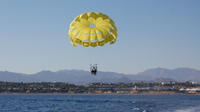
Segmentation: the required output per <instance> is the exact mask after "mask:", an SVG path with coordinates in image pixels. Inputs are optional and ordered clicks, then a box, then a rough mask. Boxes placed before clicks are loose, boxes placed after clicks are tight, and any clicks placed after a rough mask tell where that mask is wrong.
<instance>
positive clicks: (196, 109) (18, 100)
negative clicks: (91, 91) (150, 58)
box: [0, 94, 200, 112]
mask: <svg viewBox="0 0 200 112" xmlns="http://www.w3.org/2000/svg"><path fill="white" fill-rule="evenodd" d="M0 112H200V95H81V94H80V95H66V94H1V95H0Z"/></svg>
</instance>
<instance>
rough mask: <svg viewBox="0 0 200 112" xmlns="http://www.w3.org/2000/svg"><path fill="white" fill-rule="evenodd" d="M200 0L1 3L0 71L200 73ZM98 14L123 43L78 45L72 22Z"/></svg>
mask: <svg viewBox="0 0 200 112" xmlns="http://www.w3.org/2000/svg"><path fill="white" fill-rule="evenodd" d="M199 6H200V1H198V0H193V1H187V0H177V1H160V0H152V1H132V0H127V1H126V2H124V1H106V0H100V1H90V0H85V1H81V0H73V1H72V0H71V1H64V0H60V1H49V0H43V1H39V0H34V1H26V0H18V1H12V2H10V1H0V20H1V21H0V24H1V25H0V71H5V70H7V71H12V72H19V73H28V74H32V73H36V72H39V71H41V70H50V71H57V70H62V69H80V70H86V71H88V70H89V66H90V64H95V63H97V64H98V65H99V70H100V71H111V72H117V73H125V74H135V73H138V72H142V71H144V70H147V69H151V68H158V67H161V68H167V69H175V68H180V67H181V68H182V67H184V68H185V67H186V68H187V67H189V68H194V69H197V70H199V69H200V58H199V57H200V52H199V48H200V44H199V43H200V21H199V20H200V13H199V10H200V7H199ZM91 11H97V12H102V13H105V14H107V15H108V16H110V17H111V18H112V19H113V20H114V21H115V22H116V26H117V28H118V30H119V36H118V40H117V43H116V44H114V45H105V46H103V47H97V48H84V47H81V46H78V47H73V46H72V45H71V44H70V42H69V39H68V35H67V33H68V28H69V24H70V22H71V21H72V20H73V19H74V18H75V17H76V16H78V15H79V14H81V13H84V12H91Z"/></svg>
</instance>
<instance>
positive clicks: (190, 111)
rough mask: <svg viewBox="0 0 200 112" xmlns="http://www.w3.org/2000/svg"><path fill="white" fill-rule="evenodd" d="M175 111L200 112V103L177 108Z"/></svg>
mask: <svg viewBox="0 0 200 112" xmlns="http://www.w3.org/2000/svg"><path fill="white" fill-rule="evenodd" d="M174 112H200V105H199V106H195V107H189V108H183V109H177V110H175V111H174Z"/></svg>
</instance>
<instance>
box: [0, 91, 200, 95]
mask: <svg viewBox="0 0 200 112" xmlns="http://www.w3.org/2000/svg"><path fill="white" fill-rule="evenodd" d="M15 94H16V95H18V94H19V95H20V94H24V95H29V94H30V95H39V94H41V95H48V94H49V95H200V93H192V94H191V93H168V92H167V93H163V92H153V93H152V92H142V93H25V92H24V93H23V92H22V93H14V92H4V93H0V95H15Z"/></svg>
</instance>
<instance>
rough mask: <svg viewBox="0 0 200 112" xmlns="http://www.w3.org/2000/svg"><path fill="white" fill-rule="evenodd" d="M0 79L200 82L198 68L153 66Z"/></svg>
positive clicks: (1, 78)
mask: <svg viewBox="0 0 200 112" xmlns="http://www.w3.org/2000/svg"><path fill="white" fill-rule="evenodd" d="M0 81H7V82H66V83H72V84H86V83H94V82H106V83H117V82H125V83H129V82H138V81H147V82H170V81H178V82H185V81H195V82H200V70H196V69H191V68H176V69H165V68H154V69H148V70H145V71H144V72H140V73H137V74H123V73H115V72H102V71H99V72H98V73H97V75H96V76H94V75H90V73H89V72H88V71H84V70H60V71H56V72H52V71H41V72H38V73H35V74H24V73H14V72H9V71H0Z"/></svg>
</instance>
